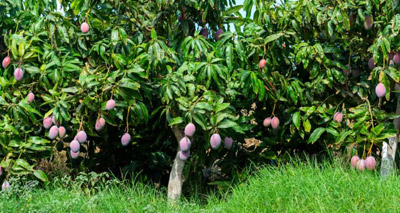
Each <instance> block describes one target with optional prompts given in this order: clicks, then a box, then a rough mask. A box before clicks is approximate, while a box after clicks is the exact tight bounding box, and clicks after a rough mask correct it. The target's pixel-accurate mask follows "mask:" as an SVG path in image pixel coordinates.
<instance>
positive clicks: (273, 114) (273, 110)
mask: <svg viewBox="0 0 400 213" xmlns="http://www.w3.org/2000/svg"><path fill="white" fill-rule="evenodd" d="M275 107H276V101H275V102H274V108H273V109H272V114H271V117H273V116H275Z"/></svg>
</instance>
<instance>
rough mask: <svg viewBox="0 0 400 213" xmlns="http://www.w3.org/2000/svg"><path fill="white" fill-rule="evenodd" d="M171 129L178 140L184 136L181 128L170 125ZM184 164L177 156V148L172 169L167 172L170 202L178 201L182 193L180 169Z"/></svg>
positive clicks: (181, 169)
mask: <svg viewBox="0 0 400 213" xmlns="http://www.w3.org/2000/svg"><path fill="white" fill-rule="evenodd" d="M172 131H173V132H174V135H175V138H176V140H177V141H178V147H179V141H180V140H181V139H182V138H183V137H184V136H185V135H184V134H183V131H182V130H179V129H178V128H177V127H172ZM184 166H185V161H183V160H181V159H180V158H179V148H178V152H177V153H176V156H175V160H174V163H173V164H172V169H171V172H170V174H169V182H168V199H169V201H170V202H175V201H178V200H179V199H180V197H181V194H182V183H183V182H182V171H183V167H184Z"/></svg>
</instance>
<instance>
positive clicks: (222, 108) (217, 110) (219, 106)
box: [215, 103, 230, 113]
mask: <svg viewBox="0 0 400 213" xmlns="http://www.w3.org/2000/svg"><path fill="white" fill-rule="evenodd" d="M229 105H230V104H229V103H222V104H218V105H217V106H216V107H215V113H218V112H220V111H223V110H225V109H226V108H228V107H229Z"/></svg>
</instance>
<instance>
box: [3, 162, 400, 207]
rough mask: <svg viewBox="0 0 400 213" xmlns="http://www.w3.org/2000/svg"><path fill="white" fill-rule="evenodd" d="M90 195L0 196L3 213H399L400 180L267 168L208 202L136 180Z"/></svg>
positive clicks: (304, 167) (56, 190) (52, 190)
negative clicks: (172, 198) (172, 196)
mask: <svg viewBox="0 0 400 213" xmlns="http://www.w3.org/2000/svg"><path fill="white" fill-rule="evenodd" d="M95 191H96V192H88V191H86V192H85V190H81V187H80V186H78V185H74V184H72V185H70V184H65V185H64V186H62V184H60V183H52V184H51V186H48V187H47V189H43V188H33V189H32V190H21V188H19V189H18V190H17V192H12V191H11V192H7V193H4V192H3V193H2V194H1V195H0V209H1V211H2V212H310V211H312V212H394V211H400V206H399V203H400V196H399V195H400V178H398V177H395V176H393V177H389V178H387V179H384V180H383V179H381V178H380V177H379V174H378V173H375V172H363V173H359V172H357V171H354V170H352V169H349V168H347V167H345V166H341V164H339V163H333V164H331V163H324V164H322V165H321V164H313V163H291V164H288V165H281V166H280V167H279V168H277V167H265V168H262V169H260V171H258V172H256V174H255V175H253V176H252V177H250V178H249V179H248V180H247V181H246V182H245V183H241V184H237V185H235V186H234V187H232V189H231V190H229V192H225V194H223V195H222V199H221V198H217V197H221V196H217V195H212V196H210V197H209V198H207V201H206V202H205V203H204V202H200V201H199V199H198V198H196V197H192V198H189V199H188V200H186V199H184V200H183V201H182V202H181V203H179V204H176V205H170V204H168V202H167V199H166V196H165V194H166V192H165V189H164V190H156V189H155V188H153V187H149V186H145V185H143V184H140V183H135V184H132V182H129V183H127V181H125V182H118V181H114V182H113V183H108V184H106V185H103V186H101V187H99V188H97V189H96V190H95Z"/></svg>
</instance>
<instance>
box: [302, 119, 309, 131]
mask: <svg viewBox="0 0 400 213" xmlns="http://www.w3.org/2000/svg"><path fill="white" fill-rule="evenodd" d="M303 127H304V131H305V132H310V131H311V123H310V120H308V119H306V120H305V121H303Z"/></svg>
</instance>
